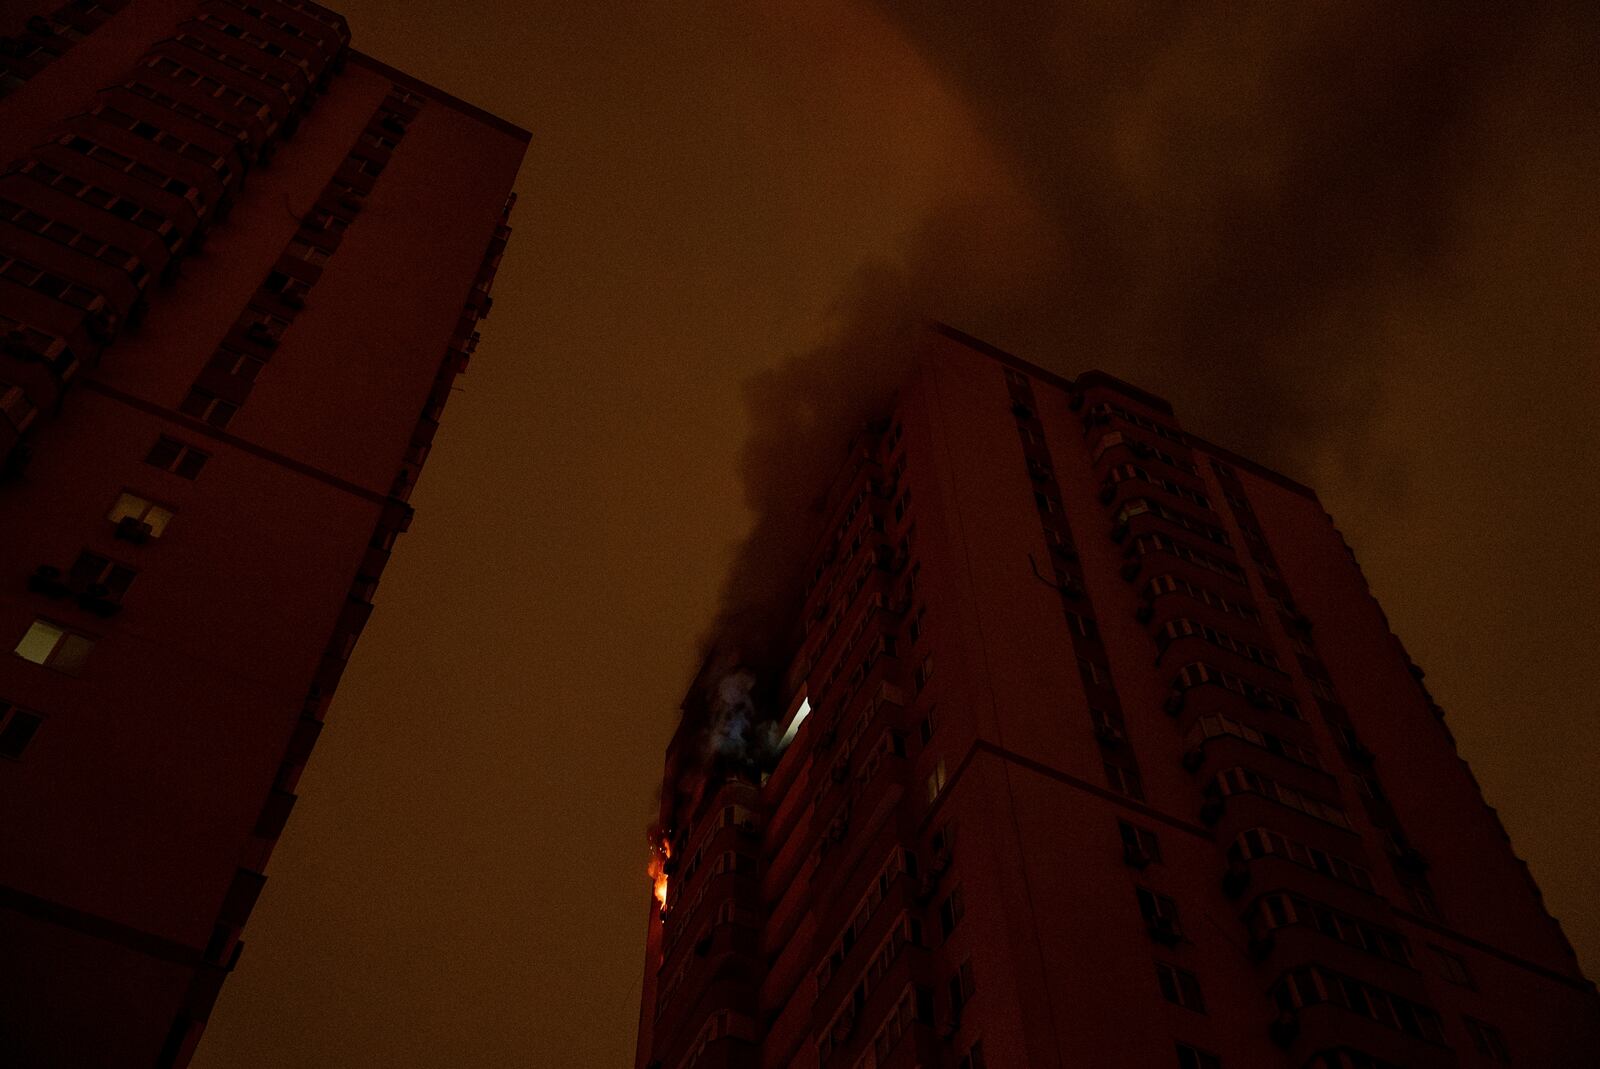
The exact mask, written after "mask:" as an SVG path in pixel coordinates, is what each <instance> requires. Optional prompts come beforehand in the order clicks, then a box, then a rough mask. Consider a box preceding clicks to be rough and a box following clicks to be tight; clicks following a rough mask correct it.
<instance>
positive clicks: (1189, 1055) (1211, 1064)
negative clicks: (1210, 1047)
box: [1178, 1043, 1222, 1069]
mask: <svg viewBox="0 0 1600 1069" xmlns="http://www.w3.org/2000/svg"><path fill="white" fill-rule="evenodd" d="M1178 1069H1222V1059H1221V1058H1219V1057H1217V1056H1216V1055H1215V1054H1211V1053H1209V1052H1207V1051H1203V1050H1201V1049H1200V1048H1199V1047H1191V1046H1189V1044H1187V1043H1179V1044H1178Z"/></svg>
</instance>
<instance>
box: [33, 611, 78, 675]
mask: <svg viewBox="0 0 1600 1069" xmlns="http://www.w3.org/2000/svg"><path fill="white" fill-rule="evenodd" d="M93 648H94V640H93V639H90V638H87V637H85V636H83V635H79V634H75V633H73V632H71V631H68V630H67V629H66V628H64V627H58V626H56V625H55V624H52V623H50V622H49V621H47V620H35V621H34V622H33V625H32V626H31V627H29V628H28V631H27V634H25V635H23V636H22V641H21V642H19V643H17V649H16V652H17V655H18V656H20V657H22V658H23V659H25V660H29V661H32V662H33V663H34V664H42V665H44V666H45V667H47V668H54V669H55V670H56V671H58V672H65V673H67V674H68V675H74V676H75V675H77V674H78V673H79V672H81V671H83V666H84V664H85V663H86V662H87V661H88V659H89V651H90V650H91V649H93Z"/></svg>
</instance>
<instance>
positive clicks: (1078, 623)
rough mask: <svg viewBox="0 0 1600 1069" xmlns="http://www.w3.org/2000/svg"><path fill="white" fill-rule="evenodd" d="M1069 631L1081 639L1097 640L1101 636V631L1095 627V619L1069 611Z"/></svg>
mask: <svg viewBox="0 0 1600 1069" xmlns="http://www.w3.org/2000/svg"><path fill="white" fill-rule="evenodd" d="M1067 629H1068V630H1069V631H1071V632H1072V633H1073V634H1074V635H1077V636H1078V637H1079V638H1095V637H1097V636H1098V635H1099V634H1100V629H1099V628H1098V627H1096V626H1095V622H1094V618H1093V617H1091V616H1084V615H1082V614H1080V613H1075V612H1073V611H1072V610H1071V609H1068V610H1067Z"/></svg>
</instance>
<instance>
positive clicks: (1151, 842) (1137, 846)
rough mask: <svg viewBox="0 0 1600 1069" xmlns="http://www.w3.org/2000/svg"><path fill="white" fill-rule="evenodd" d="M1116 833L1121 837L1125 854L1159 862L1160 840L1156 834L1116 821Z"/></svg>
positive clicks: (1124, 821) (1125, 822)
mask: <svg viewBox="0 0 1600 1069" xmlns="http://www.w3.org/2000/svg"><path fill="white" fill-rule="evenodd" d="M1117 831H1118V833H1119V834H1120V835H1121V836H1122V849H1123V852H1124V853H1126V854H1137V855H1140V856H1143V857H1144V858H1146V859H1148V860H1150V861H1160V860H1161V840H1160V839H1157V838H1156V833H1155V832H1153V831H1150V830H1149V829H1147V828H1141V827H1139V826H1138V825H1135V824H1129V823H1128V822H1127V821H1126V820H1119V821H1117Z"/></svg>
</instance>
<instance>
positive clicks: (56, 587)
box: [28, 564, 70, 598]
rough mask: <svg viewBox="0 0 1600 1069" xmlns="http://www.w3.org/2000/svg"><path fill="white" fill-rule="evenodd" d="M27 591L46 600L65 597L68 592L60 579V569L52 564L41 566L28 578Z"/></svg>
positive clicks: (63, 581) (64, 583)
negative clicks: (41, 595) (40, 595)
mask: <svg viewBox="0 0 1600 1069" xmlns="http://www.w3.org/2000/svg"><path fill="white" fill-rule="evenodd" d="M28 589H29V590H31V591H33V592H34V593H35V594H43V595H44V596H45V597H47V598H60V597H65V596H66V595H67V594H68V593H70V591H69V590H68V589H67V584H66V581H65V580H63V579H62V578H61V569H60V568H57V567H56V566H55V565H53V564H41V565H39V567H37V568H35V569H34V570H33V574H32V575H30V576H28Z"/></svg>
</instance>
